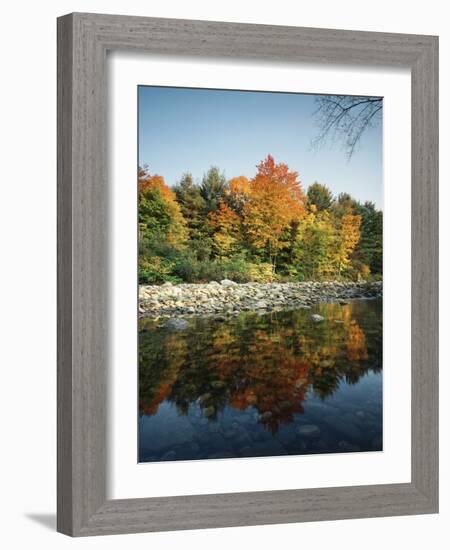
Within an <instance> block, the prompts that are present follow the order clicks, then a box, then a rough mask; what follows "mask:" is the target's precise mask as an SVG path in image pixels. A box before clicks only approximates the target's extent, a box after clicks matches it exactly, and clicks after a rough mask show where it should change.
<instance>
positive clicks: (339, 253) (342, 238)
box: [335, 212, 361, 277]
mask: <svg viewBox="0 0 450 550" xmlns="http://www.w3.org/2000/svg"><path fill="white" fill-rule="evenodd" d="M360 226H361V216H358V215H355V214H352V213H350V212H349V213H347V214H344V215H343V216H342V219H341V220H340V221H339V223H338V238H337V239H336V249H335V264H336V274H337V275H338V276H339V277H340V276H341V274H342V272H343V271H345V270H346V269H348V267H349V264H350V255H351V253H352V252H353V250H354V249H355V247H356V245H357V244H358V242H359V239H360V235H361V233H360V229H359V228H360Z"/></svg>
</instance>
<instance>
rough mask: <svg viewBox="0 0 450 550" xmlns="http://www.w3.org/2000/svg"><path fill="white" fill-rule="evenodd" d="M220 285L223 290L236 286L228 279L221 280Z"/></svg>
mask: <svg viewBox="0 0 450 550" xmlns="http://www.w3.org/2000/svg"><path fill="white" fill-rule="evenodd" d="M220 284H221V285H222V286H224V287H225V288H227V287H230V286H236V285H237V283H235V282H234V281H230V279H222V280H221V281H220Z"/></svg>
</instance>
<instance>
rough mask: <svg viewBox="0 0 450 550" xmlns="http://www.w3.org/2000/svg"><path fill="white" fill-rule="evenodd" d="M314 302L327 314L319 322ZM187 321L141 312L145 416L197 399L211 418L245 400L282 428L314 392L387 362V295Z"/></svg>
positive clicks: (184, 410) (193, 404)
mask: <svg viewBox="0 0 450 550" xmlns="http://www.w3.org/2000/svg"><path fill="white" fill-rule="evenodd" d="M313 312H317V313H319V314H320V315H322V316H323V317H325V320H324V321H322V322H320V323H313V322H312V321H311V313H313ZM188 321H189V325H188V326H187V328H186V329H185V330H182V331H174V330H170V329H169V328H167V327H165V326H164V325H165V322H166V321H165V320H152V319H141V320H140V332H139V409H140V415H141V416H143V415H145V416H154V415H157V413H158V410H159V408H160V406H161V404H162V403H163V402H166V403H170V404H173V405H175V406H176V409H177V411H178V414H179V415H181V416H184V415H188V414H189V411H190V409H191V408H196V409H198V408H199V409H200V411H201V414H202V416H203V417H204V418H207V419H208V421H210V422H213V421H214V420H216V419H217V417H218V415H219V414H220V412H221V411H223V410H224V409H225V408H232V409H234V410H237V411H247V410H249V411H252V414H253V415H254V420H255V422H257V423H259V424H261V425H263V426H264V427H265V429H266V430H267V431H268V432H270V433H272V434H276V433H277V431H278V430H279V428H280V426H281V425H287V424H290V423H292V422H293V421H294V418H295V415H296V414H303V413H304V410H305V408H307V407H308V401H309V399H310V398H311V396H314V397H315V398H317V397H318V398H320V399H322V400H325V399H327V398H328V397H330V396H332V395H333V394H335V393H336V392H337V391H338V389H339V387H340V385H341V384H342V383H344V382H345V383H346V384H351V385H352V384H356V383H358V381H360V379H361V378H362V377H364V376H365V375H366V374H367V373H369V372H379V371H381V368H382V315H381V301H354V302H350V303H349V304H347V305H339V304H322V305H319V306H317V307H315V308H314V310H305V309H300V310H293V311H279V312H272V313H267V314H263V315H261V314H258V313H255V312H246V313H242V314H240V315H238V316H237V317H234V318H231V319H227V320H225V321H223V320H215V319H214V318H205V317H193V318H191V319H189V320H188Z"/></svg>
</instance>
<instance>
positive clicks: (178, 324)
mask: <svg viewBox="0 0 450 550" xmlns="http://www.w3.org/2000/svg"><path fill="white" fill-rule="evenodd" d="M165 326H166V327H167V328H170V329H172V330H177V331H178V330H180V331H181V330H186V329H187V328H188V326H189V323H188V322H187V321H186V319H177V318H173V319H169V320H168V321H167V323H166V325H165Z"/></svg>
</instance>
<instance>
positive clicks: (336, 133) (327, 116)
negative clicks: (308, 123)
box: [312, 95, 383, 159]
mask: <svg viewBox="0 0 450 550" xmlns="http://www.w3.org/2000/svg"><path fill="white" fill-rule="evenodd" d="M316 102H317V104H318V107H317V110H316V111H315V113H314V114H315V116H316V117H317V118H318V122H319V128H320V130H319V133H318V135H317V137H316V138H315V139H314V140H313V143H312V145H313V147H316V148H317V147H320V146H321V145H323V144H324V143H325V142H326V141H327V140H328V139H331V140H333V141H337V140H341V141H342V140H343V142H344V143H343V145H344V148H345V150H346V154H347V157H348V158H349V159H350V158H351V157H352V155H353V153H354V152H355V148H356V146H357V145H358V143H359V142H360V140H361V137H362V135H363V134H364V132H365V131H366V130H367V129H368V128H369V127H371V126H373V125H375V124H378V123H379V121H380V119H381V116H380V113H381V110H382V107H383V98H381V97H371V96H370V97H365V96H348V95H330V96H318V97H317V99H316Z"/></svg>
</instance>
